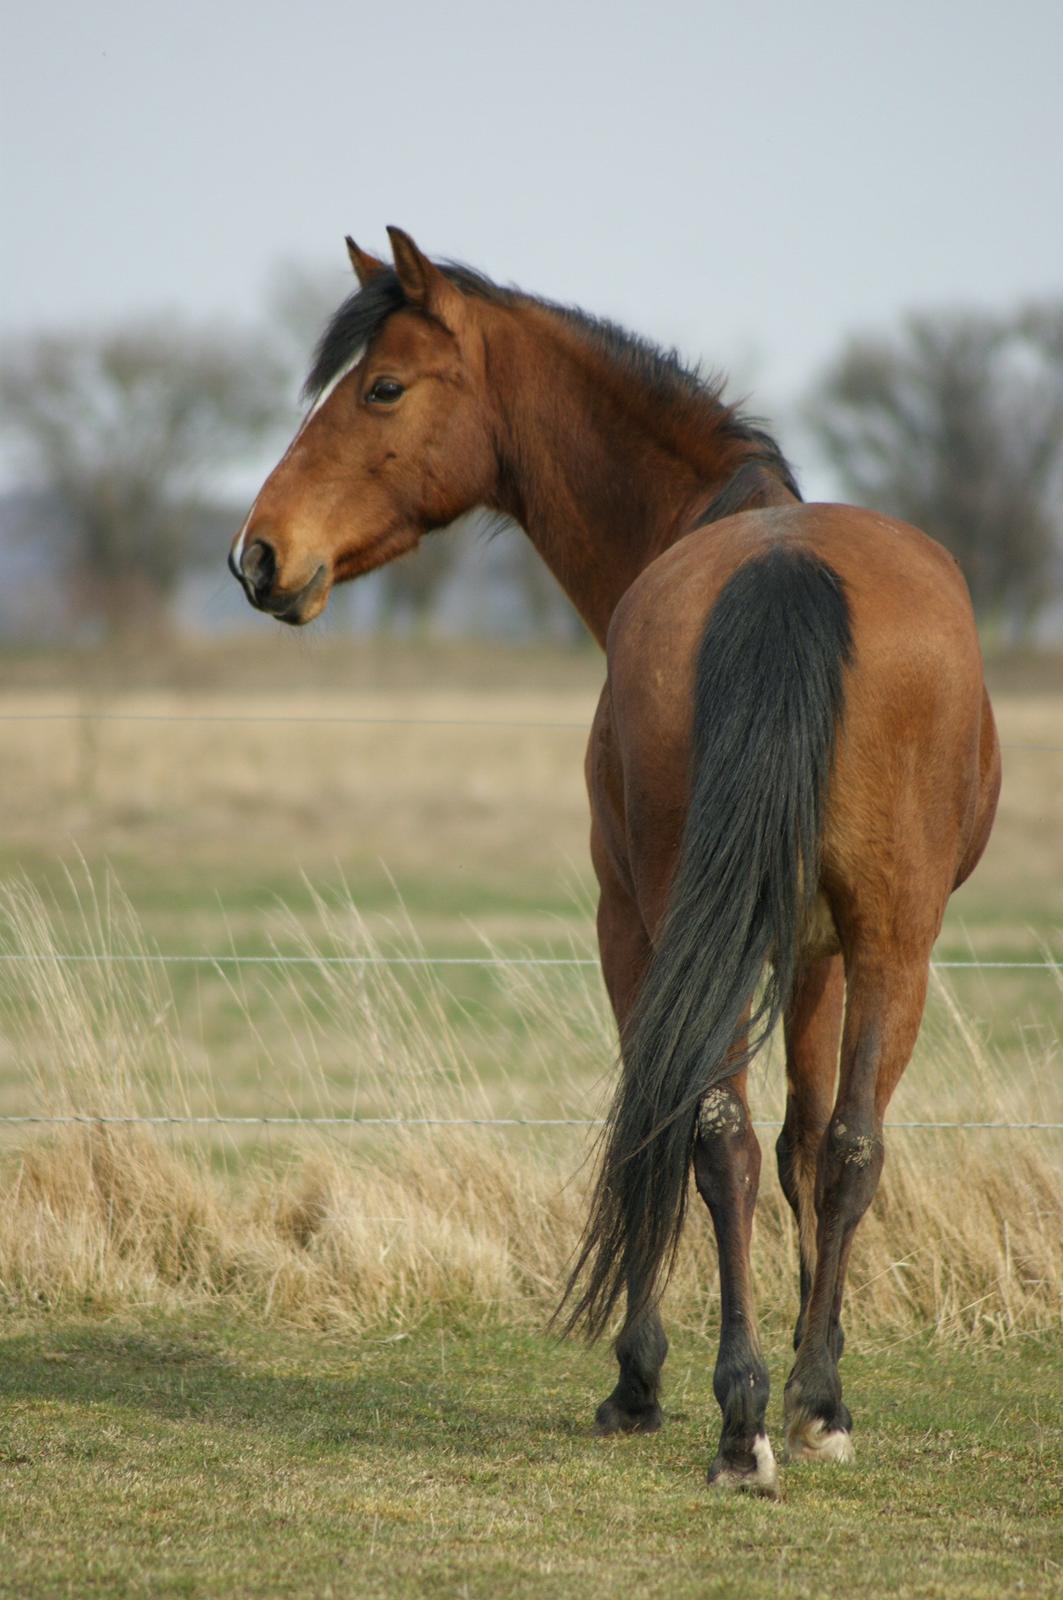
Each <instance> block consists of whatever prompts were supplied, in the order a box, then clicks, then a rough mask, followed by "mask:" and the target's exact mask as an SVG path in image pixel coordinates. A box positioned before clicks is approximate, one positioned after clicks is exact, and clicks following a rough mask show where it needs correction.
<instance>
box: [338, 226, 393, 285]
mask: <svg viewBox="0 0 1063 1600" xmlns="http://www.w3.org/2000/svg"><path fill="white" fill-rule="evenodd" d="M347 254H348V255H349V256H350V258H351V266H352V267H353V268H354V275H355V277H356V278H357V279H358V282H359V284H360V286H361V287H362V288H363V289H364V288H365V286H366V284H367V283H368V282H369V280H370V278H375V277H376V275H377V273H378V272H386V271H387V266H386V264H385V263H384V262H383V261H378V260H377V258H376V256H371V255H370V254H369V252H368V250H360V249H359V248H358V246H357V245H356V244H355V242H354V240H353V239H352V238H351V236H350V234H348V235H347Z"/></svg>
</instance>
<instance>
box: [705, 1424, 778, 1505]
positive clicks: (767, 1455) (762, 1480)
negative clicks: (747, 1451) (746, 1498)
mask: <svg viewBox="0 0 1063 1600" xmlns="http://www.w3.org/2000/svg"><path fill="white" fill-rule="evenodd" d="M752 1453H753V1463H752V1465H751V1466H750V1465H737V1464H736V1463H735V1462H733V1461H727V1460H725V1459H724V1457H723V1456H717V1457H716V1460H715V1461H714V1462H713V1464H712V1466H711V1467H710V1468H709V1488H710V1489H719V1490H721V1491H725V1492H731V1493H736V1494H756V1495H760V1496H761V1497H762V1498H763V1499H765V1500H778V1498H779V1471H778V1468H777V1467H776V1465H775V1452H774V1451H773V1450H772V1448H771V1443H770V1441H769V1439H768V1436H767V1434H766V1433H759V1434H758V1435H757V1437H756V1438H755V1439H754V1440H753V1452H752Z"/></svg>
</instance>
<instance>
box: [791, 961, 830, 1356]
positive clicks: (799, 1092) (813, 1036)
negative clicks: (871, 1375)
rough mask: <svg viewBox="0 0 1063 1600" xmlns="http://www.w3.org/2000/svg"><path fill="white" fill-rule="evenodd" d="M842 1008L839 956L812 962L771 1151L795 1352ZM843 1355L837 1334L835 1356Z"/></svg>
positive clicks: (811, 1260)
mask: <svg viewBox="0 0 1063 1600" xmlns="http://www.w3.org/2000/svg"><path fill="white" fill-rule="evenodd" d="M844 1005H845V968H844V964H843V962H842V958H841V956H826V957H824V958H822V959H820V960H817V961H810V962H809V963H808V964H807V966H805V967H804V968H803V970H802V972H801V973H800V975H799V977H798V980H797V984H796V986H795V989H794V996H793V1000H792V1001H791V1004H790V1007H789V1010H788V1011H787V1014H786V1023H785V1029H784V1031H785V1035H786V1118H785V1121H784V1122H783V1126H782V1132H781V1133H780V1134H779V1137H778V1140H777V1142H776V1145H775V1156H776V1160H777V1162H778V1168H779V1182H780V1183H781V1185H782V1191H783V1194H784V1195H785V1196H786V1198H787V1200H788V1201H789V1203H790V1209H791V1210H792V1211H793V1214H794V1216H795V1218H796V1219H797V1236H798V1248H799V1252H800V1269H799V1287H800V1294H801V1309H800V1311H799V1313H798V1317H797V1325H796V1328H795V1329H794V1349H795V1350H797V1349H798V1348H799V1347H800V1344H801V1337H802V1335H803V1333H804V1328H805V1313H806V1311H807V1308H808V1297H809V1295H810V1293H811V1292H812V1273H813V1270H814V1268H815V1264H816V1162H817V1159H818V1156H819V1147H820V1143H821V1141H822V1138H823V1133H824V1130H825V1129H826V1126H827V1123H828V1121H829V1120H830V1112H831V1106H832V1105H833V1104H834V1087H835V1083H836V1082H837V1078H838V1045H839V1043H840V1041H841V1032H842V1010H843V1007H844ZM837 1354H838V1355H839V1356H840V1355H841V1328H840V1327H839V1329H838V1350H837Z"/></svg>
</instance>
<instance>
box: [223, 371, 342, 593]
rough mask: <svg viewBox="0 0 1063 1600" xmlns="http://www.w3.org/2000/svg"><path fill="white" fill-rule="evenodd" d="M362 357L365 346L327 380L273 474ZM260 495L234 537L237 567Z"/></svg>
mask: <svg viewBox="0 0 1063 1600" xmlns="http://www.w3.org/2000/svg"><path fill="white" fill-rule="evenodd" d="M364 356H365V345H364V344H363V345H362V346H361V347H360V348H359V349H358V350H356V351H355V353H354V355H353V356H352V357H351V359H350V360H349V361H348V362H347V363H346V365H345V366H342V367H341V368H340V370H339V371H338V372H337V373H336V375H335V377H333V378H330V379H329V381H328V383H327V384H326V385H325V387H324V388H323V389H322V391H321V393H320V394H319V395H318V397H317V399H316V400H315V401H314V403H313V405H312V406H311V407H310V410H309V411H308V412H307V413H306V416H305V417H304V418H303V420H302V422H300V424H299V426H298V428H297V429H296V430H295V434H294V437H293V438H292V442H291V444H289V446H288V448H287V450H285V452H284V454H283V455H282V456H281V458H280V460H279V461H278V462H277V466H276V467H274V469H273V472H276V471H277V469H278V467H282V466H283V465H284V463H285V462H286V461H287V459H288V457H289V456H290V455H291V453H292V451H293V450H294V449H295V447H296V445H297V444H298V443H299V440H300V439H301V438H302V435H303V430H304V429H305V428H306V425H307V423H308V422H309V421H310V419H311V418H312V417H315V416H316V415H317V413H318V412H319V411H320V410H321V407H322V406H323V405H324V404H325V401H326V400H328V399H329V398H330V396H331V395H333V394H334V393H335V392H336V390H337V389H338V388H339V386H340V384H341V383H342V382H343V380H344V378H346V377H349V376H350V374H351V373H352V372H353V371H354V370H355V368H356V367H358V366H360V365H361V362H362V359H363V357H364ZM272 476H273V473H272V472H271V473H270V477H272ZM261 494H262V490H261V489H260V490H259V492H258V494H257V495H256V496H255V503H254V505H253V506H252V507H251V509H250V511H249V512H248V513H247V516H246V517H245V518H244V525H243V527H242V528H241V529H240V532H239V533H238V534H237V536H236V543H235V544H234V546H233V562H234V564H235V565H236V566H237V567H239V565H240V561H241V558H242V557H243V553H244V540H245V539H246V537H247V530H248V528H249V527H250V526H251V523H252V521H253V519H254V515H255V511H256V509H257V507H258V502H259V499H260V498H261Z"/></svg>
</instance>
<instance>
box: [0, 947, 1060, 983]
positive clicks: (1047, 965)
mask: <svg viewBox="0 0 1063 1600" xmlns="http://www.w3.org/2000/svg"><path fill="white" fill-rule="evenodd" d="M47 962H58V963H59V964H60V965H79V964H85V965H96V964H98V965H100V966H164V967H170V966H174V967H180V966H197V967H311V968H312V967H486V968H492V967H495V968H505V967H597V966H598V965H599V961H598V957H597V956H434V955H423V956H377V955H371V956H370V955H367V956H358V955H350V956H327V955H309V956H306V955H304V956H298V955H283V954H281V953H280V952H276V953H267V954H264V955H241V954H239V953H237V954H228V953H226V954H218V955H215V954H212V953H211V952H209V951H192V952H190V953H181V954H174V955H171V954H166V953H163V952H156V951H150V950H148V951H143V952H136V951H125V950H121V951H110V950H58V951H53V950H42V951H39V952H34V951H0V965H11V966H19V965H37V964H39V963H47ZM930 965H931V967H933V968H934V969H935V970H936V971H938V972H957V971H980V970H981V971H987V972H1054V973H1056V974H1058V975H1059V976H1060V977H1063V962H1061V961H1053V960H1047V961H932V962H931V963H930Z"/></svg>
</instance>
